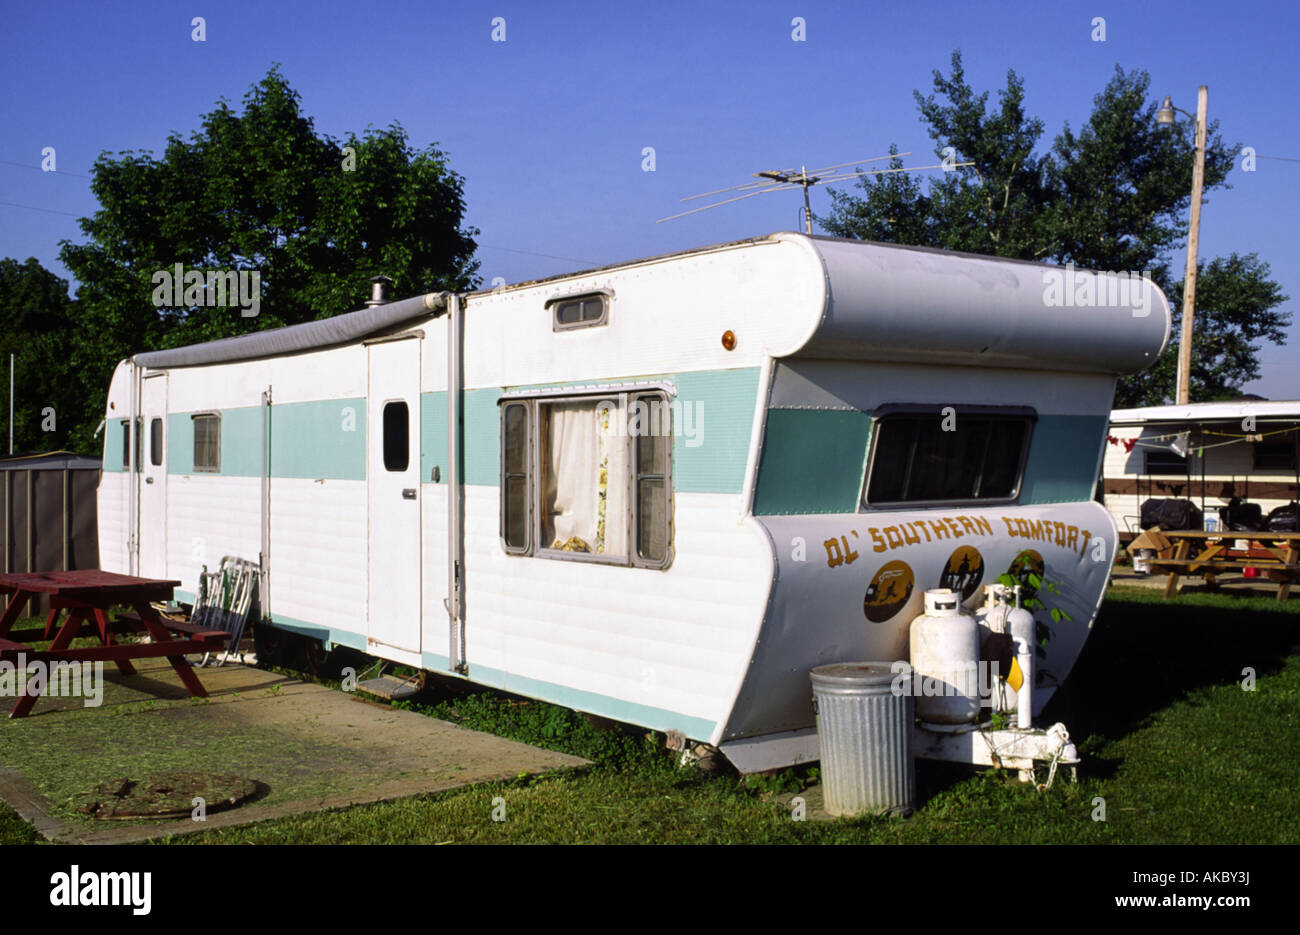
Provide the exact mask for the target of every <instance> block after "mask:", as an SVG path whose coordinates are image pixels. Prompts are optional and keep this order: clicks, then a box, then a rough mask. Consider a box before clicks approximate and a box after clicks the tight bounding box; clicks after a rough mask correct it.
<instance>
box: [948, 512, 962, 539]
mask: <svg viewBox="0 0 1300 935" xmlns="http://www.w3.org/2000/svg"><path fill="white" fill-rule="evenodd" d="M944 522H945V523H947V524H948V528H949V529H951V530H952V537H953V538H954V539H960V538H961V530H960V529H958V528H957V521H956V520H955V519H953V518H952V517H951V516H947V517H944Z"/></svg>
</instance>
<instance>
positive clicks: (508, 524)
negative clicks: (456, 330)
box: [501, 392, 672, 567]
mask: <svg viewBox="0 0 1300 935" xmlns="http://www.w3.org/2000/svg"><path fill="white" fill-rule="evenodd" d="M647 407H658V408H657V410H656V413H657V414H658V412H659V411H662V413H663V415H662V416H661V417H660V418H657V419H655V420H653V422H652V423H651V422H649V421H648V420H645V419H643V418H635V416H637V415H638V414H639V413H643V412H644V411H645V409H646V408H647ZM629 414H631V415H632V416H634V418H631V419H630V418H629ZM642 424H652V425H653V427H654V429H655V432H656V434H653V435H645V436H643V435H642V434H641V430H640V426H641V425H642ZM671 432H672V422H671V418H670V416H669V408H668V403H667V399H666V397H665V396H664V394H662V393H654V394H646V393H625V392H621V393H611V394H609V395H607V396H589V397H578V398H575V397H564V398H557V397H549V398H548V397H537V398H534V399H522V400H521V399H511V400H506V401H503V404H502V407H501V442H502V443H501V540H502V544H503V546H504V547H505V550H506V551H507V552H509V553H511V554H533V555H539V556H544V557H549V558H564V559H587V560H591V561H602V562H607V563H611V564H620V565H628V564H631V565H641V566H648V567H664V566H666V565H667V564H668V562H669V561H670V558H671V548H670V545H671V534H672V532H671V530H672V522H671V518H672V517H671V491H672V484H671V476H670V465H671V450H672V436H671Z"/></svg>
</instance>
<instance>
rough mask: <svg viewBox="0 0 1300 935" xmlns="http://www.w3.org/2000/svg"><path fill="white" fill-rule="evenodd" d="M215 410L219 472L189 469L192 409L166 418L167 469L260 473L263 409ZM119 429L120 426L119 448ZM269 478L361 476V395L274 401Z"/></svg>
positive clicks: (191, 464) (363, 475)
mask: <svg viewBox="0 0 1300 935" xmlns="http://www.w3.org/2000/svg"><path fill="white" fill-rule="evenodd" d="M198 411H200V412H204V411H213V410H198ZM215 411H218V412H219V413H220V415H221V448H220V470H218V471H195V470H194V419H193V415H194V413H191V412H173V413H170V414H168V416H167V473H168V474H200V475H204V474H214V475H217V476H222V477H261V476H262V438H261V433H262V407H261V406H242V407H238V408H233V409H221V410H215ZM120 429H121V427H120V426H119V433H118V436H117V445H118V447H119V449H120V447H121V444H122V437H121V433H120ZM271 476H272V477H296V478H311V479H315V478H319V477H323V478H328V479H331V480H365V478H366V401H365V399H362V398H355V399H330V400H314V401H311V402H301V403H278V404H275V405H273V406H272V407H271Z"/></svg>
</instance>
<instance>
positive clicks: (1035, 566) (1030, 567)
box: [1006, 549, 1044, 584]
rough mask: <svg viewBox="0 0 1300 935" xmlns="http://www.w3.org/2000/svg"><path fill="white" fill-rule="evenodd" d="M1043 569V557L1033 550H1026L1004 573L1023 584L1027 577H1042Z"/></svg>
mask: <svg viewBox="0 0 1300 935" xmlns="http://www.w3.org/2000/svg"><path fill="white" fill-rule="evenodd" d="M1043 568H1044V566H1043V557H1041V555H1040V554H1037V553H1036V551H1034V549H1026V550H1024V551H1022V553H1021V554H1019V555H1017V557H1015V559H1014V560H1013V562H1011V567H1010V568H1008V570H1006V573H1008V575H1010V576H1011V577H1014V579H1015V580H1017V581H1021V583H1022V584H1023V583H1024V579H1026V577H1027V576H1028V575H1037V576H1039V577H1043Z"/></svg>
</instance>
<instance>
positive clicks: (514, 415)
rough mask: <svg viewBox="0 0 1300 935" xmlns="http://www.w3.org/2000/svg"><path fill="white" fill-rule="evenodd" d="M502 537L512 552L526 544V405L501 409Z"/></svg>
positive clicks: (509, 404) (527, 502) (515, 404)
mask: <svg viewBox="0 0 1300 935" xmlns="http://www.w3.org/2000/svg"><path fill="white" fill-rule="evenodd" d="M501 439H502V441H501V538H503V539H504V540H505V543H506V549H507V550H508V551H512V552H519V551H523V550H525V549H527V548H528V529H529V522H528V505H529V489H528V460H529V451H528V406H527V405H526V404H524V403H507V404H506V405H505V406H503V407H502V410H501Z"/></svg>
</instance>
